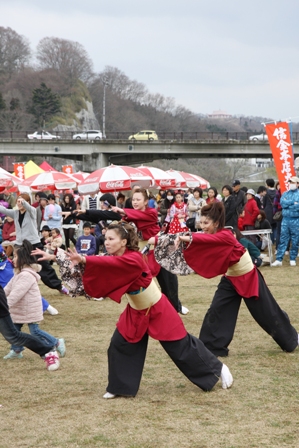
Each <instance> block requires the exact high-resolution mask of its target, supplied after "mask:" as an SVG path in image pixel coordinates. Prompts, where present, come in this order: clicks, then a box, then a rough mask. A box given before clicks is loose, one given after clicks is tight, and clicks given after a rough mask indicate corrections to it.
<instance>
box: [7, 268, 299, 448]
mask: <svg viewBox="0 0 299 448" xmlns="http://www.w3.org/2000/svg"><path fill="white" fill-rule="evenodd" d="M262 272H263V274H264V276H265V279H266V281H267V283H268V285H269V287H270V289H271V291H272V292H273V293H274V296H275V297H276V298H277V300H278V302H279V304H280V305H281V307H282V308H283V309H285V310H286V311H287V312H288V314H289V316H290V318H291V321H292V323H293V325H294V326H295V327H296V328H299V293H298V274H299V267H295V268H294V267H290V266H289V264H288V261H285V262H284V266H283V267H282V268H270V267H262ZM103 280H104V279H103ZM99 281H102V280H101V278H100V275H99ZM179 282H180V297H181V301H182V302H183V304H184V305H186V306H187V307H188V308H189V309H190V313H189V314H188V315H187V316H183V320H184V323H185V325H186V327H187V330H188V331H189V332H190V333H193V334H194V335H196V336H198V333H199V328H200V326H201V322H202V319H203V316H204V314H205V312H206V310H207V308H208V306H209V304H210V301H211V299H212V296H213V292H214V290H215V288H216V285H217V283H218V279H212V280H205V279H202V278H200V277H198V276H195V275H194V276H189V277H181V278H180V279H179ZM41 290H42V293H43V295H44V296H45V297H46V298H47V299H48V300H49V302H50V303H51V304H52V305H53V306H55V307H56V308H57V309H58V310H59V314H58V315H57V316H50V315H49V314H47V313H46V314H45V316H44V317H45V320H44V322H43V323H42V324H41V328H42V329H44V330H46V331H48V332H50V333H52V334H53V335H55V336H56V337H64V338H65V340H66V345H67V354H66V357H65V358H63V359H61V367H60V369H59V370H58V371H56V372H48V371H47V370H46V369H45V366H44V363H43V361H42V360H41V359H40V358H39V357H38V356H37V355H35V354H33V353H32V352H30V350H27V349H26V350H25V352H24V358H23V359H22V360H3V359H2V358H3V356H4V355H5V354H6V353H7V352H8V351H9V345H8V344H7V342H6V341H5V340H4V339H1V342H0V375H1V394H0V396H1V398H0V404H2V408H0V422H1V423H0V427H1V437H0V447H1V448H16V447H22V448H29V447H35V448H39V447H59V448H74V447H80V448H81V447H109V448H110V447H111V448H116V447H117V448H122V447H124V448H139V447H140V448H141V447H142V448H154V447H171V448H179V447H192V448H222V447H225V448H237V447H246V448H253V447H254V448H259V447H267V448H275V447H277V448H281V447H285V446H288V447H294V448H297V447H299V414H298V409H299V392H298V379H299V363H298V360H299V350H298V349H297V350H296V351H295V352H294V353H291V354H287V353H284V352H282V351H281V350H280V348H279V347H278V346H277V345H276V343H275V342H274V341H273V340H272V339H271V338H270V337H269V336H268V335H267V334H266V333H264V332H263V330H261V329H260V328H259V327H258V325H257V324H256V323H255V322H254V321H253V319H252V318H251V316H250V314H249V312H248V311H247V308H246V307H245V306H244V305H242V307H241V310H240V314H239V319H238V324H237V328H236V332H235V336H234V340H233V342H232V344H231V346H230V354H229V357H228V358H225V363H226V364H227V365H228V366H229V368H230V369H231V371H232V373H233V376H234V380H235V381H234V384H233V387H232V389H230V390H222V388H221V385H220V383H218V384H217V385H216V386H215V388H214V389H213V391H211V392H208V393H205V392H202V391H201V390H200V389H198V388H197V387H196V386H194V385H193V384H191V383H190V382H189V381H188V380H187V379H186V378H185V377H183V375H182V374H181V373H180V372H179V371H178V370H177V368H176V367H175V365H174V364H173V363H172V362H171V360H170V359H169V358H168V357H167V355H166V354H165V353H164V351H163V349H162V347H161V346H160V344H159V343H158V342H157V341H154V340H150V344H149V348H148V354H147V360H146V364H145V368H144V374H143V379H142V382H141V386H140V390H139V393H138V395H137V396H136V397H135V398H117V399H114V400H104V399H102V395H103V394H104V393H105V390H106V385H107V355H106V351H107V348H108V345H109V340H110V337H111V335H112V333H113V331H114V328H115V322H116V320H117V318H118V316H119V314H120V312H121V311H122V309H123V308H124V306H125V303H123V304H121V305H117V304H116V303H114V302H112V301H110V300H109V299H106V300H104V301H103V302H95V301H87V300H86V299H84V298H83V297H79V298H76V299H71V298H69V297H66V296H61V295H59V293H57V292H56V291H52V290H49V289H48V288H46V287H45V286H43V285H41ZM25 331H27V327H25Z"/></svg>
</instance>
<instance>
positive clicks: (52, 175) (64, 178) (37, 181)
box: [19, 171, 78, 191]
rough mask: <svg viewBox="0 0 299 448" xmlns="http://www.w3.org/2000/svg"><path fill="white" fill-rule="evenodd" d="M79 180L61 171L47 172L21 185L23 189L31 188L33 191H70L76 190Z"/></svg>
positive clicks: (36, 175)
mask: <svg viewBox="0 0 299 448" xmlns="http://www.w3.org/2000/svg"><path fill="white" fill-rule="evenodd" d="M77 184H78V180H77V179H75V178H73V177H72V175H71V174H66V173H60V172H59V171H45V172H43V173H39V174H34V175H33V176H30V177H28V178H27V179H25V180H24V181H23V182H22V183H21V184H20V187H19V189H20V191H21V189H22V187H30V188H31V190H33V191H45V190H68V189H71V188H76V187H77Z"/></svg>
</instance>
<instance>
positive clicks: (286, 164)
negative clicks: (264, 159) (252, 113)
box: [265, 122, 296, 193]
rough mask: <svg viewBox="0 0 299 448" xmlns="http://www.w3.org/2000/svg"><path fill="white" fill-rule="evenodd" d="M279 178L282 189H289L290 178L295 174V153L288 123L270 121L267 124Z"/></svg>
mask: <svg viewBox="0 0 299 448" xmlns="http://www.w3.org/2000/svg"><path fill="white" fill-rule="evenodd" d="M265 128H266V132H267V135H268V139H269V144H270V148H271V151H272V155H273V159H274V164H275V168H276V172H277V177H278V180H279V185H280V191H281V193H283V192H284V191H286V190H288V189H289V182H288V180H289V179H290V177H292V176H295V175H296V173H295V167H294V154H293V146H292V141H291V134H290V128H289V125H288V123H286V122H279V123H269V124H266V125H265Z"/></svg>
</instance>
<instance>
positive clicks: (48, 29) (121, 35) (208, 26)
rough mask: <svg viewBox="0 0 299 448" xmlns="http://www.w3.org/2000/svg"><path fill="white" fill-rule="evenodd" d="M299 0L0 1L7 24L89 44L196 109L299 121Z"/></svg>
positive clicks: (102, 61)
mask: <svg viewBox="0 0 299 448" xmlns="http://www.w3.org/2000/svg"><path fill="white" fill-rule="evenodd" d="M298 17H299V1H298V0H287V1H281V0H279V1H278V0H251V1H248V2H247V1H240V0H226V1H223V0H210V1H207V0H184V1H183V0H150V1H149V0H59V1H58V0H50V1H41V0H26V1H24V0H9V1H8V0H0V25H1V26H4V27H11V28H12V29H14V30H15V31H16V32H17V33H19V34H21V35H23V36H25V37H27V38H28V39H29V41H30V44H31V48H32V50H35V48H36V45H37V44H38V42H39V40H40V39H42V38H43V37H60V38H64V39H70V40H73V41H77V42H79V43H80V44H82V45H83V46H84V47H85V49H86V51H87V52H88V54H89V56H90V57H91V59H92V61H93V64H94V70H95V71H96V72H99V71H102V70H103V69H104V67H105V66H106V65H110V66H113V67H117V68H118V69H120V70H121V71H123V72H124V73H125V74H126V75H127V76H128V77H129V78H130V79H136V80H137V81H138V82H142V83H144V84H145V85H146V87H147V88H148V90H149V91H150V92H151V93H161V94H162V95H164V96H167V97H168V96H169V97H173V98H175V100H176V104H177V105H179V104H181V105H183V106H185V107H187V108H189V109H191V110H192V111H194V112H198V113H204V114H206V113H211V112H213V111H215V110H219V109H221V110H224V111H226V112H228V113H230V114H233V115H239V114H242V115H253V116H262V117H265V118H272V119H274V120H279V119H285V118H292V119H293V121H299V39H298V37H299V26H298V20H299V19H298Z"/></svg>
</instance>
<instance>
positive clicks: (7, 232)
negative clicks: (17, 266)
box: [2, 216, 16, 257]
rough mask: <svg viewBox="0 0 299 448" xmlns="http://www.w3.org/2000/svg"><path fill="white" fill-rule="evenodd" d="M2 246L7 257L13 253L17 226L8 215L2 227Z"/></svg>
mask: <svg viewBox="0 0 299 448" xmlns="http://www.w3.org/2000/svg"><path fill="white" fill-rule="evenodd" d="M2 238H3V242H2V246H3V249H4V251H5V254H6V256H7V257H10V256H11V255H12V253H13V246H14V244H15V240H16V227H15V222H14V220H13V218H11V217H10V216H6V218H5V221H4V224H3V227H2Z"/></svg>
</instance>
